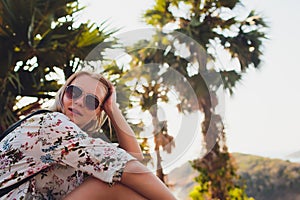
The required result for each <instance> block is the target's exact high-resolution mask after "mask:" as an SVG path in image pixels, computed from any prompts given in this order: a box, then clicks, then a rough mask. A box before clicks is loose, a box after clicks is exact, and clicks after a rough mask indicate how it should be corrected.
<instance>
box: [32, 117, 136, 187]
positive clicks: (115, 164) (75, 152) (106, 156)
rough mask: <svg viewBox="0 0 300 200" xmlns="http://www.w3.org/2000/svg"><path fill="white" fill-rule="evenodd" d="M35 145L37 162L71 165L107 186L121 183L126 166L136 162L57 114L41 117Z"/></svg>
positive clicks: (121, 151) (131, 157)
mask: <svg viewBox="0 0 300 200" xmlns="http://www.w3.org/2000/svg"><path fill="white" fill-rule="evenodd" d="M36 144H37V146H38V147H40V149H41V150H40V152H41V154H40V156H39V159H40V162H43V163H47V164H52V163H58V164H62V165H67V166H71V167H73V168H75V169H77V170H81V171H83V172H85V173H88V174H89V175H92V176H94V177H96V178H99V179H100V180H102V181H104V182H108V183H113V182H115V181H120V178H121V174H122V171H123V169H124V167H125V165H126V163H127V162H128V161H130V160H135V158H134V157H133V156H131V155H130V154H128V153H127V152H126V151H125V150H123V149H121V148H118V147H117V146H116V145H115V144H112V143H108V142H105V141H103V140H102V139H100V138H92V137H89V136H88V134H87V133H85V132H84V131H82V130H81V129H80V128H79V127H78V126H77V125H76V124H74V123H73V122H72V121H70V120H69V118H67V117H66V116H65V115H64V114H62V113H58V112H52V113H47V114H44V118H43V119H42V120H41V126H40V131H39V136H38V139H37V140H36Z"/></svg>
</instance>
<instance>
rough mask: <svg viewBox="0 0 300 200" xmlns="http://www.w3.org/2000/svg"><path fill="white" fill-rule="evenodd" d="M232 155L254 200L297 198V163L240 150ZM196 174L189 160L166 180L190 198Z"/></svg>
mask: <svg viewBox="0 0 300 200" xmlns="http://www.w3.org/2000/svg"><path fill="white" fill-rule="evenodd" d="M232 155H233V157H234V158H235V159H236V163H237V165H238V167H239V169H238V173H239V174H240V175H241V177H242V178H243V179H244V180H245V181H246V184H247V189H246V193H247V194H248V196H250V197H254V198H255V199H256V200H300V163H293V162H290V161H284V160H280V159H270V158H264V157H260V156H254V155H247V154H240V153H233V154H232ZM197 174H198V172H197V171H195V170H194V169H193V168H192V167H191V166H190V164H189V163H186V164H184V165H182V166H181V167H179V168H176V169H174V170H173V171H171V172H170V173H169V176H168V179H169V182H170V183H171V184H173V190H174V193H175V194H176V195H177V196H178V198H179V199H180V200H187V199H189V197H188V194H189V192H190V191H191V190H192V189H193V187H194V185H196V183H195V182H194V181H193V178H194V177H195V176H197Z"/></svg>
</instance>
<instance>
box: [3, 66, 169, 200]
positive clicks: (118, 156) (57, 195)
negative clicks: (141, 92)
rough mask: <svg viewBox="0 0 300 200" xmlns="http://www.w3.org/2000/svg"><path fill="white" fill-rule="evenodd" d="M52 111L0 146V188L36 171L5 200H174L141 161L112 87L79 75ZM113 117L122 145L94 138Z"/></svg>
mask: <svg viewBox="0 0 300 200" xmlns="http://www.w3.org/2000/svg"><path fill="white" fill-rule="evenodd" d="M52 110H53V112H47V113H43V114H38V115H34V116H33V117H31V118H29V119H27V120H26V121H24V122H23V123H22V124H21V125H20V126H19V127H18V128H16V129H15V130H14V131H13V132H11V133H10V134H9V135H8V136H6V137H5V138H4V139H3V140H2V141H1V143H0V187H1V188H5V187H7V186H10V185H13V184H14V183H16V182H18V181H20V180H22V179H25V178H26V177H29V176H31V175H32V174H35V173H37V172H39V173H38V175H36V176H34V177H33V178H31V179H30V180H29V181H27V182H25V183H23V184H22V185H20V186H19V187H18V188H16V189H13V190H12V191H10V192H9V193H7V194H6V195H4V196H3V197H2V198H3V199H24V198H25V199H72V200H73V199H75V200H76V199H110V200H113V199H130V200H133V199H164V200H167V199H175V198H174V196H173V195H172V193H171V192H170V191H169V190H168V188H167V187H166V186H165V185H164V184H163V183H162V182H161V181H160V180H159V179H158V178H157V177H156V176H155V175H153V173H151V172H150V171H149V170H147V168H146V167H144V165H142V164H141V163H140V162H139V161H138V160H142V159H143V155H142V152H141V150H140V147H139V145H138V143H137V140H136V138H135V135H134V133H133V131H132V129H131V128H130V126H129V125H128V123H127V122H126V120H125V118H124V117H123V115H122V113H121V111H120V110H119V108H118V106H117V104H116V92H115V89H114V87H113V86H112V84H111V83H109V82H108V81H107V80H106V79H104V78H103V77H102V76H101V75H99V74H93V73H89V72H83V71H82V72H77V73H75V74H73V75H72V76H71V77H70V78H69V79H68V80H67V81H66V83H65V84H64V85H63V87H62V88H61V89H60V90H59V91H58V93H57V95H56V98H55V105H54V106H53V108H52ZM105 115H107V116H108V118H109V120H110V121H111V124H112V125H113V127H114V129H115V131H116V133H117V137H118V141H119V147H117V146H116V145H114V144H112V143H107V142H105V141H104V140H102V139H100V138H92V137H90V134H91V133H93V132H95V131H97V130H99V128H101V125H102V124H103V122H104V119H105Z"/></svg>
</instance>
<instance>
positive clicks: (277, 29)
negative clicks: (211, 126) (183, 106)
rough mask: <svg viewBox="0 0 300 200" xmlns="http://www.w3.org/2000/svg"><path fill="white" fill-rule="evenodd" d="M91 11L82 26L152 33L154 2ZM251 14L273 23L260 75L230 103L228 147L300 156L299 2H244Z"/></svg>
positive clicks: (109, 4)
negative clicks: (145, 14) (145, 15)
mask: <svg viewBox="0 0 300 200" xmlns="http://www.w3.org/2000/svg"><path fill="white" fill-rule="evenodd" d="M82 2H83V4H85V5H87V8H86V9H85V11H84V14H82V15H81V16H80V18H81V19H82V20H85V19H90V20H91V21H94V22H99V23H100V22H103V21H104V20H107V19H108V23H109V24H110V25H109V27H111V28H112V27H115V28H120V27H123V29H122V30H121V31H120V32H119V33H122V32H126V31H132V30H135V29H140V28H144V27H146V25H145V24H144V23H142V22H141V17H140V16H141V13H142V11H144V10H145V9H147V8H149V6H151V5H152V4H153V3H152V2H153V1H149V0H148V1H141V0H130V1H125V0H123V1H115V0H110V1H107V0H105V1H103V0H97V1H95V0H94V1H92V0H82ZM242 2H243V3H244V5H245V9H247V10H251V9H255V10H256V11H257V12H259V13H261V14H262V15H263V16H264V17H265V19H266V21H267V22H268V23H269V26H270V29H269V32H268V36H269V40H268V41H266V42H265V47H264V50H263V53H264V55H263V57H262V60H263V62H262V64H261V68H260V70H249V73H248V74H247V75H246V76H245V77H244V78H243V81H242V82H241V83H240V84H238V86H237V88H236V90H235V95H234V96H232V97H227V98H226V108H225V109H226V110H225V114H226V118H225V123H226V128H227V131H226V132H227V137H228V138H227V144H228V146H229V150H230V151H233V152H244V153H248V154H257V155H262V156H269V157H280V158H284V157H285V156H286V155H287V154H290V153H293V152H295V151H299V150H300V145H299V143H300V134H299V132H300V120H299V113H300V106H299V102H300V92H299V89H300V88H299V87H300V79H299V78H298V76H299V73H300V68H299V64H298V63H299V61H298V60H299V59H300V55H298V54H299V50H298V49H299V47H300V39H299V37H298V34H299V25H298V20H300V12H299V10H300V4H299V2H298V1H297V0H286V1H282V0H265V1H261V0H244V1H242Z"/></svg>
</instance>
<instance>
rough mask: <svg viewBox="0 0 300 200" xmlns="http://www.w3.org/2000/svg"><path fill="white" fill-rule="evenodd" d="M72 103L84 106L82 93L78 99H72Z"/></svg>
mask: <svg viewBox="0 0 300 200" xmlns="http://www.w3.org/2000/svg"><path fill="white" fill-rule="evenodd" d="M73 103H74V104H76V105H79V106H81V107H83V106H84V95H81V97H79V98H78V99H75V100H74V101H73Z"/></svg>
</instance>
